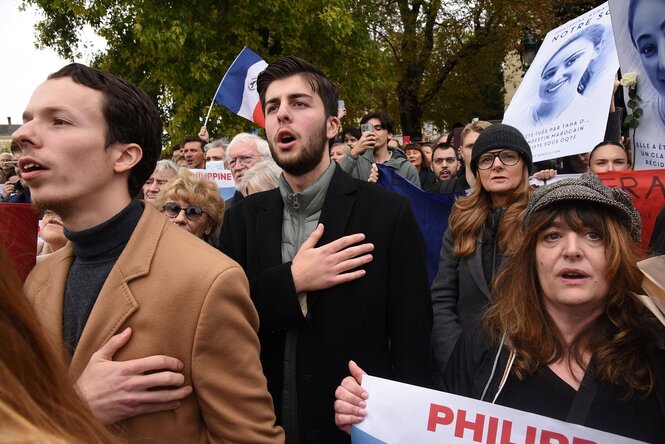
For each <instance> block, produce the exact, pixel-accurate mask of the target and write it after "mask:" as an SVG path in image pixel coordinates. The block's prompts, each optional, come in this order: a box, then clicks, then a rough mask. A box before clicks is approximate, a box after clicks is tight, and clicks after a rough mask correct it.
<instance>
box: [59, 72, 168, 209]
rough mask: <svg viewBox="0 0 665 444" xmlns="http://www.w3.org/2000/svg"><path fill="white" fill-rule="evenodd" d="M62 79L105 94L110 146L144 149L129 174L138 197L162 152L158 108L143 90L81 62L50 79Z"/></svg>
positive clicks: (105, 115) (105, 112)
mask: <svg viewBox="0 0 665 444" xmlns="http://www.w3.org/2000/svg"><path fill="white" fill-rule="evenodd" d="M63 77H69V78H71V79H72V80H73V81H74V82H75V83H77V84H79V85H83V86H86V87H88V88H91V89H94V90H96V91H100V92H101V93H102V95H103V97H104V98H103V102H102V114H103V115H104V120H105V121H106V146H107V147H108V146H109V145H112V144H114V143H116V142H119V143H135V144H137V145H139V146H140V147H141V150H142V151H143V156H142V157H141V160H140V161H139V162H138V163H137V164H136V165H135V166H134V168H132V169H131V171H130V172H129V184H128V185H129V194H130V195H131V196H132V197H134V196H136V195H137V194H138V193H139V192H140V191H141V187H142V186H143V184H144V183H145V181H146V180H148V178H149V177H150V175H151V174H152V172H153V170H154V169H155V165H156V164H157V159H158V158H159V155H160V154H161V151H162V121H161V118H160V116H159V111H158V110H157V106H155V104H154V103H153V101H152V100H151V99H150V97H149V96H148V94H146V92H145V91H143V90H142V89H140V88H138V87H136V86H134V85H132V84H131V83H129V82H127V81H125V80H123V79H121V78H120V77H118V76H116V75H113V74H111V73H108V72H105V71H100V70H98V69H95V68H90V67H88V66H85V65H81V64H80V63H72V64H69V65H67V66H65V67H63V68H62V69H60V70H59V71H57V72H54V73H53V74H51V75H50V76H48V79H49V80H51V79H59V78H63Z"/></svg>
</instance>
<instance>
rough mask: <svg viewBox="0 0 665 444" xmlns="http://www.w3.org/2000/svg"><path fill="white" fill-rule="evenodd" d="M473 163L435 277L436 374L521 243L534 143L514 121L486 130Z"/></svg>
mask: <svg viewBox="0 0 665 444" xmlns="http://www.w3.org/2000/svg"><path fill="white" fill-rule="evenodd" d="M470 168H471V171H472V173H473V175H474V176H475V178H476V183H475V186H473V187H472V188H471V192H470V194H469V195H468V196H466V197H463V198H460V199H458V200H457V202H455V205H454V206H453V210H452V212H451V215H450V220H449V221H448V229H447V230H446V233H445V235H444V237H443V246H442V247H441V256H440V259H439V270H438V272H437V275H436V277H435V279H434V281H433V282H432V303H433V308H434V325H433V328H432V347H433V349H434V360H435V369H436V372H437V379H439V377H440V376H441V374H442V372H443V369H444V367H445V364H446V362H447V361H448V358H449V356H450V354H451V352H452V350H453V347H454V345H455V343H456V341H457V338H458V336H459V335H460V333H461V332H462V331H463V330H464V329H466V328H468V327H469V326H471V325H473V324H474V323H476V322H477V321H478V320H480V318H481V317H482V315H483V313H484V311H485V308H486V305H487V303H488V302H489V299H490V282H491V281H492V278H493V277H494V275H495V274H496V272H497V271H498V269H499V267H500V266H501V263H502V261H503V258H504V256H506V255H509V254H510V251H512V250H513V249H514V248H515V247H516V246H517V244H519V243H520V242H521V240H522V239H521V228H520V221H521V217H522V213H523V212H524V209H525V208H526V205H527V203H528V200H529V196H530V194H531V186H530V185H529V174H530V172H531V170H532V168H533V161H532V156H531V148H530V147H529V144H528V143H527V141H526V139H524V136H523V135H522V133H520V132H519V131H518V130H517V129H516V128H513V127H512V126H509V125H504V124H495V125H491V126H489V127H487V128H486V129H484V130H483V132H481V133H480V135H479V136H478V139H477V140H476V141H475V143H474V144H473V148H472V151H471V162H470Z"/></svg>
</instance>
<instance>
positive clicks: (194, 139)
mask: <svg viewBox="0 0 665 444" xmlns="http://www.w3.org/2000/svg"><path fill="white" fill-rule="evenodd" d="M187 142H199V143H200V144H201V152H204V153H205V150H204V149H203V147H204V146H205V144H206V143H208V142H206V141H205V140H203V139H201V138H200V137H199V136H187V137H185V138H184V139H182V142H180V146H179V148H180V149H183V148H184V147H185V144H186V143H187Z"/></svg>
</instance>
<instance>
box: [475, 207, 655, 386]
mask: <svg viewBox="0 0 665 444" xmlns="http://www.w3.org/2000/svg"><path fill="white" fill-rule="evenodd" d="M557 217H559V218H560V220H561V222H562V223H564V224H565V225H567V226H568V227H570V228H571V229H572V230H575V231H581V230H582V229H588V228H591V229H593V230H595V231H596V232H598V234H599V235H600V236H601V238H602V239H603V241H604V244H605V249H606V257H607V267H606V278H607V280H608V284H609V292H608V294H607V304H606V306H605V310H604V311H603V313H602V314H601V315H600V316H599V317H598V318H596V319H595V320H593V321H591V322H590V323H589V324H588V325H586V326H585V327H584V328H583V329H582V331H581V332H580V333H579V334H578V335H577V337H575V339H574V340H573V341H572V343H571V344H570V346H568V345H567V344H566V342H565V341H564V338H563V337H562V335H561V333H560V332H559V330H558V329H557V327H556V326H555V324H554V321H553V319H552V318H551V317H550V315H549V314H548V313H547V311H546V309H545V306H544V304H543V301H542V297H541V293H542V292H541V288H540V285H539V283H538V278H537V270H536V245H537V243H538V239H539V235H540V234H541V233H542V232H543V230H545V229H547V228H548V227H549V226H551V225H552V224H553V223H554V220H555V219H556V218H557ZM520 240H521V245H520V247H519V249H518V250H517V251H516V252H515V254H514V255H513V256H512V257H511V260H510V262H509V263H508V265H507V266H506V267H505V268H504V269H503V270H502V271H501V272H500V273H499V274H498V275H497V277H496V279H495V281H494V287H493V302H492V304H491V306H490V308H489V309H488V311H487V315H486V324H487V327H488V331H490V332H491V334H492V335H493V337H495V338H499V337H500V336H501V335H502V334H503V333H504V332H505V333H506V335H507V337H508V338H509V343H510V345H511V347H512V348H513V349H514V350H515V352H516V359H515V363H514V365H513V371H514V372H515V374H516V376H517V377H518V378H519V379H523V378H525V377H526V376H528V375H530V374H532V373H533V372H535V371H536V369H537V368H538V366H540V365H542V364H549V363H552V362H556V361H557V360H559V359H561V358H567V359H568V363H569V365H570V364H571V362H572V361H573V360H575V362H577V364H578V365H580V367H582V368H584V367H585V365H584V362H583V355H584V352H585V351H586V350H590V351H592V353H593V360H594V363H595V376H596V377H598V378H599V379H600V380H601V381H605V382H608V383H610V384H619V385H624V384H627V385H628V393H627V395H628V396H630V395H632V393H633V391H637V392H640V393H649V392H650V391H651V389H652V388H653V385H654V378H653V371H652V365H651V361H650V358H649V353H650V351H651V350H652V348H653V347H654V338H653V336H652V334H651V333H650V332H649V330H648V327H647V326H645V322H644V320H643V319H644V318H643V315H644V307H643V306H642V305H641V304H640V303H639V302H638V301H637V300H636V299H635V298H634V297H633V296H632V294H631V292H641V290H640V285H641V282H642V277H643V276H642V273H641V272H640V270H639V268H638V267H637V261H638V260H639V259H640V256H641V254H640V250H639V247H638V245H637V244H636V243H635V242H633V241H632V240H631V238H630V233H629V231H628V228H627V227H626V226H625V224H624V223H622V222H621V221H620V220H619V219H617V218H616V216H615V215H614V214H613V213H612V210H610V209H608V208H606V207H604V206H598V205H593V204H589V203H588V202H585V203H576V202H560V203H557V204H554V205H552V206H551V207H548V208H545V209H544V210H542V211H540V212H539V213H537V214H534V215H533V216H532V222H531V225H530V227H529V228H528V229H527V230H526V232H525V233H524V236H523V237H522V238H521V239H520Z"/></svg>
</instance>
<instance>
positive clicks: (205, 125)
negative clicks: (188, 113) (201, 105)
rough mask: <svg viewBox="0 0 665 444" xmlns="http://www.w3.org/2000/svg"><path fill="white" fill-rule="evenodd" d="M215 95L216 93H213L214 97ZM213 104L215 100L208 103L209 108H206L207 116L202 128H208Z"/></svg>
mask: <svg viewBox="0 0 665 444" xmlns="http://www.w3.org/2000/svg"><path fill="white" fill-rule="evenodd" d="M217 89H219V88H217ZM216 95H217V92H215V96H216ZM214 104H215V98H214V97H213V98H212V102H210V106H209V107H208V115H207V116H206V120H205V122H203V126H204V127H206V128H207V127H208V119H209V118H210V111H212V106H213V105H214Z"/></svg>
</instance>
